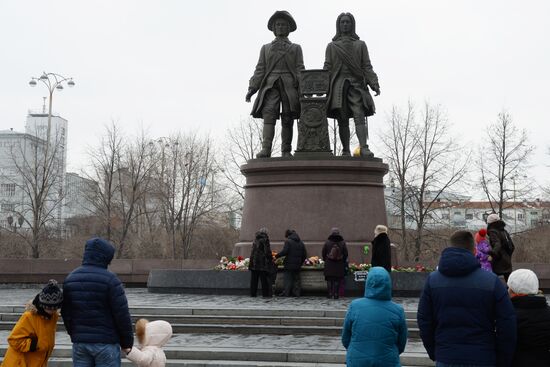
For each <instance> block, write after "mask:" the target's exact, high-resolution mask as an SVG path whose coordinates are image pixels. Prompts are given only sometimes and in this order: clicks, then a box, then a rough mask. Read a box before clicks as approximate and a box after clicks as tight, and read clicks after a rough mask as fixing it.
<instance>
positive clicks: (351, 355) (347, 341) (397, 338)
mask: <svg viewBox="0 0 550 367" xmlns="http://www.w3.org/2000/svg"><path fill="white" fill-rule="evenodd" d="M342 344H343V345H344V347H345V348H346V350H347V354H346V366H348V367H364V366H380V367H382V366H383V367H397V366H401V363H400V361H399V355H400V354H401V353H403V351H404V350H405V344H407V322H406V319H405V311H404V310H403V307H402V306H400V305H398V304H396V303H393V302H392V300H391V278H390V273H388V272H387V271H386V269H384V268H382V267H379V266H376V267H374V268H371V269H370V270H369V274H368V276H367V281H366V284H365V297H364V298H360V299H356V300H353V301H352V302H351V304H350V306H349V308H348V312H347V313H346V318H345V320H344V327H343V329H342Z"/></svg>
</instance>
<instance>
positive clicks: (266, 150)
mask: <svg viewBox="0 0 550 367" xmlns="http://www.w3.org/2000/svg"><path fill="white" fill-rule="evenodd" d="M266 120H267V119H264V127H263V129H262V150H260V151H259V152H258V153H257V154H256V158H269V157H271V145H272V144H273V137H274V136H275V119H273V120H272V122H271V121H269V122H266Z"/></svg>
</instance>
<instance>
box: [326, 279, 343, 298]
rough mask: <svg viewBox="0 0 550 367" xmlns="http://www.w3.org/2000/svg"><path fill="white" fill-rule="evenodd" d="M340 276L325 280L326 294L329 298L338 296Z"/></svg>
mask: <svg viewBox="0 0 550 367" xmlns="http://www.w3.org/2000/svg"><path fill="white" fill-rule="evenodd" d="M340 280H341V278H331V279H328V280H327V292H328V294H327V296H328V297H329V298H338V297H339V296H340Z"/></svg>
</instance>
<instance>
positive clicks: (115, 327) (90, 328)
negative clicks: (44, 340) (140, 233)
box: [61, 238, 134, 367]
mask: <svg viewBox="0 0 550 367" xmlns="http://www.w3.org/2000/svg"><path fill="white" fill-rule="evenodd" d="M114 254H115V248H114V246H113V245H112V244H110V243H109V242H108V241H106V240H104V239H102V238H92V239H89V240H88V241H87V242H86V246H85V248H84V256H83V259H82V265H81V266H80V267H78V268H76V269H75V270H73V271H72V272H71V273H70V274H69V275H68V276H67V278H65V282H64V283H63V294H64V298H63V305H62V307H61V316H62V317H63V323H64V324H65V329H66V330H67V333H68V334H69V335H70V337H71V341H72V342H73V365H74V366H75V367H79V366H109V367H111V366H120V363H121V360H120V349H121V348H122V349H123V350H125V351H129V350H130V349H131V348H132V346H133V344H134V334H133V330H132V320H131V319H130V312H129V310H128V300H127V299H126V294H125V292H124V288H123V286H122V283H121V282H120V280H119V279H118V277H117V276H116V275H115V274H114V273H112V272H110V271H109V270H107V267H108V265H109V264H110V263H111V260H112V259H113V256H114Z"/></svg>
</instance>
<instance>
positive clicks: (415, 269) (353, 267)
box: [349, 263, 433, 273]
mask: <svg viewBox="0 0 550 367" xmlns="http://www.w3.org/2000/svg"><path fill="white" fill-rule="evenodd" d="M371 267H372V265H371V264H355V263H350V264H349V271H350V273H354V272H356V271H369V270H370V268H371ZM391 270H392V271H395V272H404V273H421V272H432V271H433V269H432V268H428V267H425V266H424V265H420V264H417V265H415V266H409V267H405V266H392V268H391Z"/></svg>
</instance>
